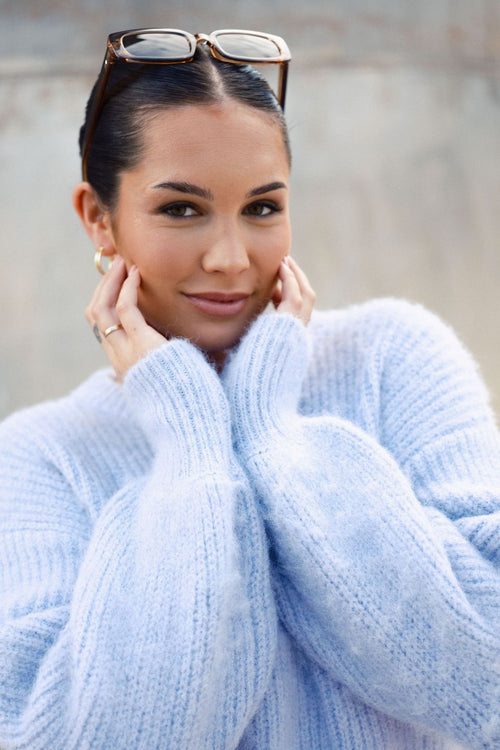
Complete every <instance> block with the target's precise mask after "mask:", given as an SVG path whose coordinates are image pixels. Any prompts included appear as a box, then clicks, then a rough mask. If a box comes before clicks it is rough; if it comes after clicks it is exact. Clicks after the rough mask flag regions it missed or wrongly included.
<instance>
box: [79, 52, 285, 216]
mask: <svg viewBox="0 0 500 750" xmlns="http://www.w3.org/2000/svg"><path fill="white" fill-rule="evenodd" d="M95 91H96V86H94V88H93V90H92V93H91V95H90V98H89V101H88V103H87V109H86V117H85V122H84V124H83V126H82V127H81V129H80V154H81V151H82V144H83V141H84V136H85V129H86V126H87V118H88V114H89V111H90V108H91V104H92V101H93V97H94V96H95ZM227 98H229V99H233V100H234V101H237V102H241V103H243V104H246V105H247V106H249V107H254V108H255V109H258V110H260V111H263V112H267V113H268V114H269V115H270V116H272V117H274V118H275V119H276V121H277V123H278V124H279V126H280V128H281V132H282V135H283V142H284V145H285V148H286V151H287V155H288V159H289V161H290V159H291V157H290V144H289V138H288V131H287V127H286V123H285V119H284V116H283V112H282V110H281V107H280V106H279V104H278V101H277V99H276V96H275V94H274V93H273V91H272V89H271V88H270V86H269V85H268V83H267V81H266V80H265V78H264V77H263V76H262V75H261V74H260V73H258V72H257V70H255V68H252V67H250V66H249V65H236V64H233V63H227V62H220V61H219V60H216V59H215V58H214V57H213V56H212V55H211V54H210V53H209V52H208V51H207V50H205V49H204V48H203V47H198V50H197V53H196V56H195V59H194V60H193V61H192V62H189V63H183V64H173V65H154V64H144V65H143V64H136V63H133V64H132V63H123V62H116V63H114V65H113V70H112V72H111V76H110V80H109V83H108V93H107V96H106V101H105V104H104V106H103V109H102V112H101V114H100V118H99V122H98V124H97V127H96V130H95V133H94V136H93V139H92V144H91V147H90V150H89V153H88V159H87V174H88V180H89V182H90V183H91V185H92V186H93V188H94V189H95V191H96V192H97V194H98V196H99V198H100V200H101V202H102V204H103V205H104V206H105V207H106V208H108V209H110V210H112V209H113V207H114V206H115V205H116V200H117V197H118V188H119V178H120V174H121V173H122V172H124V171H126V170H127V169H132V168H133V167H134V166H135V165H136V164H137V163H138V162H139V160H140V157H141V132H142V127H143V124H144V119H145V117H147V115H148V114H150V113H151V112H156V111H158V110H162V109H168V108H169V107H179V106H186V105H193V104H200V105H201V104H214V103H217V102H220V101H222V100H224V99H227Z"/></svg>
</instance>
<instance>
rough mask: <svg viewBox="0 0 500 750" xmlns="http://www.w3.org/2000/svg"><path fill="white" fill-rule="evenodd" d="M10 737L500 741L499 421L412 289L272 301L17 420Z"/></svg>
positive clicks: (3, 507)
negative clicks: (408, 298)
mask: <svg viewBox="0 0 500 750" xmlns="http://www.w3.org/2000/svg"><path fill="white" fill-rule="evenodd" d="M0 447H1V488H0V492H1V499H0V531H1V536H0V570H1V574H0V584H1V591H0V607H1V617H0V748H2V750H11V749H13V748H16V749H20V748H23V749H25V750H42V749H43V750H73V749H76V748H78V749H79V750H204V749H208V748H210V749H211V750H230V749H234V748H238V749H239V750H337V749H338V750H371V749H373V750H385V749H388V750H389V749H390V750H421V749H422V750H423V749H424V748H426V750H431V749H432V750H437V749H438V748H451V747H454V748H455V747H457V746H458V743H460V746H464V747H466V748H477V749H482V750H486V748H487V749H488V750H492V749H493V748H496V749H498V748H500V440H499V434H498V432H497V428H496V426H495V420H494V417H493V415H492V412H491V410H490V408H489V406H488V397H487V393H486V390H485V388H484V386H483V384H482V382H481V380H480V378H479V377H478V375H477V372H476V368H475V365H474V363H473V362H472V361H471V358H470V356H469V355H468V354H467V353H466V352H465V351H464V349H463V347H462V346H461V345H460V344H459V343H458V341H457V339H456V337H455V336H454V335H453V333H452V332H451V331H450V330H449V329H448V328H447V327H446V326H445V325H444V324H443V323H441V322H440V321H439V320H437V319H436V318H435V317H434V316H433V315H431V314H430V313H428V312H426V311H424V310H423V309H422V308H420V307H419V306H416V305H410V304H408V303H403V302H397V301H393V300H384V301H375V302H371V303H367V304H365V305H360V306H353V307H351V308H348V309H347V310H343V311H332V312H317V313H315V314H314V315H313V319H312V321H311V323H310V324H309V326H308V327H307V328H304V326H303V325H302V324H301V323H300V321H298V320H297V319H295V318H293V317H292V316H290V315H286V314H272V315H263V316H261V317H260V318H259V319H258V320H257V321H256V322H254V324H253V325H252V326H251V327H250V330H249V331H248V332H247V333H246V335H245V337H244V338H243V340H242V342H241V343H240V344H239V346H238V348H237V350H236V351H235V352H234V353H233V354H232V356H231V358H230V360H229V361H228V363H227V364H226V366H225V368H224V371H223V373H222V375H221V376H219V375H218V374H217V372H216V371H215V369H214V368H213V367H212V366H211V365H210V364H209V363H208V362H207V360H206V359H205V357H204V355H203V354H202V353H201V352H200V351H199V350H197V349H196V348H195V347H194V346H193V345H192V344H190V343H189V342H187V341H184V340H180V339H175V340H172V341H170V342H168V343H167V344H165V345H164V346H163V347H160V348H158V349H157V350H155V351H153V352H151V353H149V354H148V355H147V356H146V357H145V358H144V359H143V360H141V361H140V362H139V363H137V364H136V365H135V366H134V367H133V368H132V369H131V370H130V371H129V373H128V374H127V376H126V378H125V381H124V383H123V384H122V385H120V384H118V383H116V382H115V381H114V380H113V377H112V373H111V371H110V370H104V371H100V372H98V373H96V374H95V375H94V376H92V377H91V378H90V379H89V380H88V381H87V382H85V383H84V384H83V385H82V386H80V387H79V388H78V389H77V390H76V391H74V392H73V393H72V394H71V395H69V396H68V397H66V398H64V399H61V400H59V401H56V402H52V403H47V404H42V405H40V406H37V407H34V408H30V409H27V410H24V411H22V412H19V413H17V414H15V415H13V416H12V417H11V418H9V419H8V420H6V422H4V424H3V427H2V429H1V446H0Z"/></svg>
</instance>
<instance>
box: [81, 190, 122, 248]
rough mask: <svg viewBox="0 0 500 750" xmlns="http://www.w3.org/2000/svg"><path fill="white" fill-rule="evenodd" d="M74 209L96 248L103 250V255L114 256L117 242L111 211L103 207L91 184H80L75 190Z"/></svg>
mask: <svg viewBox="0 0 500 750" xmlns="http://www.w3.org/2000/svg"><path fill="white" fill-rule="evenodd" d="M73 208H74V209H75V211H76V213H77V214H78V216H79V217H80V221H81V222H82V224H83V228H84V229H85V231H86V232H87V234H88V236H89V237H90V239H91V240H92V242H93V244H94V246H95V247H96V248H102V249H103V251H102V254H103V255H106V256H110V255H114V254H115V252H116V250H115V241H114V238H113V232H112V228H111V218H110V214H109V211H108V210H106V209H105V208H104V207H103V205H102V203H101V201H100V200H99V197H98V195H97V193H96V192H95V190H94V188H93V187H92V185H91V184H90V183H89V182H79V183H78V185H77V186H76V187H75V189H74V190H73Z"/></svg>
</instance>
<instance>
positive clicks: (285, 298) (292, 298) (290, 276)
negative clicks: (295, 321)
mask: <svg viewBox="0 0 500 750" xmlns="http://www.w3.org/2000/svg"><path fill="white" fill-rule="evenodd" d="M279 277H280V279H281V304H280V306H279V309H280V310H282V311H283V312H285V311H286V312H291V313H293V314H294V315H297V314H298V312H299V310H300V307H301V303H302V294H301V292H300V287H299V283H298V280H297V278H296V276H295V274H294V272H293V271H292V269H291V268H290V266H289V265H288V262H287V260H286V259H284V260H282V262H281V265H280V269H279Z"/></svg>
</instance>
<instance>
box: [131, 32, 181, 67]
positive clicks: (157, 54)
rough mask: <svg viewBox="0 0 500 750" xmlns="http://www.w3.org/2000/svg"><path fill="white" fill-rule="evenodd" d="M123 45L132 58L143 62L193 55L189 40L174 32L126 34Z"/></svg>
mask: <svg viewBox="0 0 500 750" xmlns="http://www.w3.org/2000/svg"><path fill="white" fill-rule="evenodd" d="M122 44H123V47H124V48H125V50H126V51H127V52H128V53H129V54H130V55H131V56H133V57H139V58H142V59H143V60H148V59H150V60H158V59H161V58H165V59H166V60H168V59H170V58H173V59H175V58H178V57H179V58H182V57H186V56H188V55H189V54H190V53H191V43H190V41H189V39H188V38H187V37H185V36H183V35H182V34H176V33H174V32H169V33H165V32H161V31H156V32H155V31H147V32H143V33H142V34H140V33H139V34H125V36H124V37H123V38H122Z"/></svg>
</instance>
